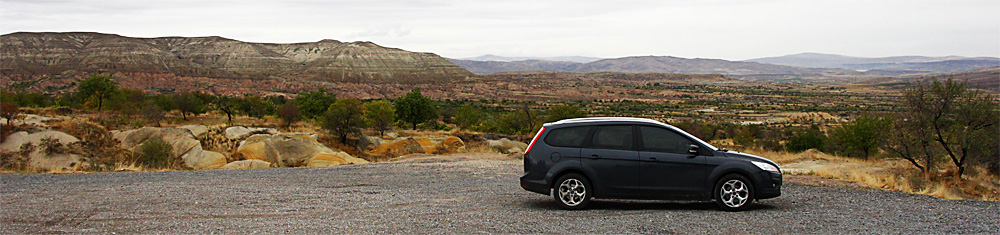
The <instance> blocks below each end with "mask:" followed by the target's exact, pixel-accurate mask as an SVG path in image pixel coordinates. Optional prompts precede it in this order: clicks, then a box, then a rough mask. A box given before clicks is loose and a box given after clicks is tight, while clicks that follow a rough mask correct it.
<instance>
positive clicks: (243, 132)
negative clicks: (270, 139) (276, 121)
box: [225, 126, 280, 139]
mask: <svg viewBox="0 0 1000 235" xmlns="http://www.w3.org/2000/svg"><path fill="white" fill-rule="evenodd" d="M225 133H226V138H229V139H242V138H244V137H247V136H250V135H252V134H270V135H273V134H278V133H280V132H278V130H277V129H274V128H264V127H242V126H233V127H229V128H226V131H225Z"/></svg>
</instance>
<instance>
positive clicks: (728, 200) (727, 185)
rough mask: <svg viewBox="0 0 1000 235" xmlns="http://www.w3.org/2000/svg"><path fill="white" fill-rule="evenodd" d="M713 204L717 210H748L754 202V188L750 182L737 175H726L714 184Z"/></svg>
mask: <svg viewBox="0 0 1000 235" xmlns="http://www.w3.org/2000/svg"><path fill="white" fill-rule="evenodd" d="M713 194H714V195H715V204H716V205H718V206H719V210H724V211H742V210H746V209H747V208H750V205H751V204H753V200H754V187H753V184H752V183H751V182H750V180H747V178H746V177H743V176H742V175H737V174H731V175H726V176H724V177H722V178H721V179H719V181H718V182H716V183H715V191H713Z"/></svg>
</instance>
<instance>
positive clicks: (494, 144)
mask: <svg viewBox="0 0 1000 235" xmlns="http://www.w3.org/2000/svg"><path fill="white" fill-rule="evenodd" d="M486 146H489V147H490V148H493V149H496V150H498V151H500V152H501V153H516V152H524V150H525V149H527V148H528V144H525V143H521V142H517V141H513V140H510V139H507V138H503V139H499V140H486Z"/></svg>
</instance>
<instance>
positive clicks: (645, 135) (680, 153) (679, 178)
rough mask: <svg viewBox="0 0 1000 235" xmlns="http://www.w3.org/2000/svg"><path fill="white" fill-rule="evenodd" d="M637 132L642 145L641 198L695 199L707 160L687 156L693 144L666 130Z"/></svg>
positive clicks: (653, 127) (649, 128)
mask: <svg viewBox="0 0 1000 235" xmlns="http://www.w3.org/2000/svg"><path fill="white" fill-rule="evenodd" d="M637 129H638V130H639V135H640V136H641V137H640V138H639V139H640V142H641V145H642V146H641V147H642V149H641V150H640V151H639V158H640V159H641V163H640V164H639V165H640V170H639V172H640V174H641V176H640V181H641V182H642V185H641V186H640V188H641V191H642V194H643V195H644V196H647V197H653V198H687V197H695V196H697V195H699V194H698V193H699V192H701V191H702V187H704V183H705V180H706V179H705V177H706V174H708V172H707V169H706V166H705V161H706V157H707V156H703V155H700V154H691V153H688V150H689V149H690V146H691V145H692V144H695V142H694V141H692V140H691V139H688V138H687V137H686V136H684V135H681V134H679V133H677V132H675V131H673V130H670V129H667V128H662V127H655V126H639V127H638V128H637Z"/></svg>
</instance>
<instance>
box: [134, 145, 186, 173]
mask: <svg viewBox="0 0 1000 235" xmlns="http://www.w3.org/2000/svg"><path fill="white" fill-rule="evenodd" d="M173 151H174V147H173V146H170V143H167V142H166V141H163V139H160V138H157V137H153V138H150V139H149V140H146V143H143V144H142V145H141V146H139V151H138V152H137V153H136V155H138V156H139V159H138V161H139V163H140V164H142V165H145V166H147V167H152V168H171V167H174V164H175V162H176V160H177V159H174V157H173Z"/></svg>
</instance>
